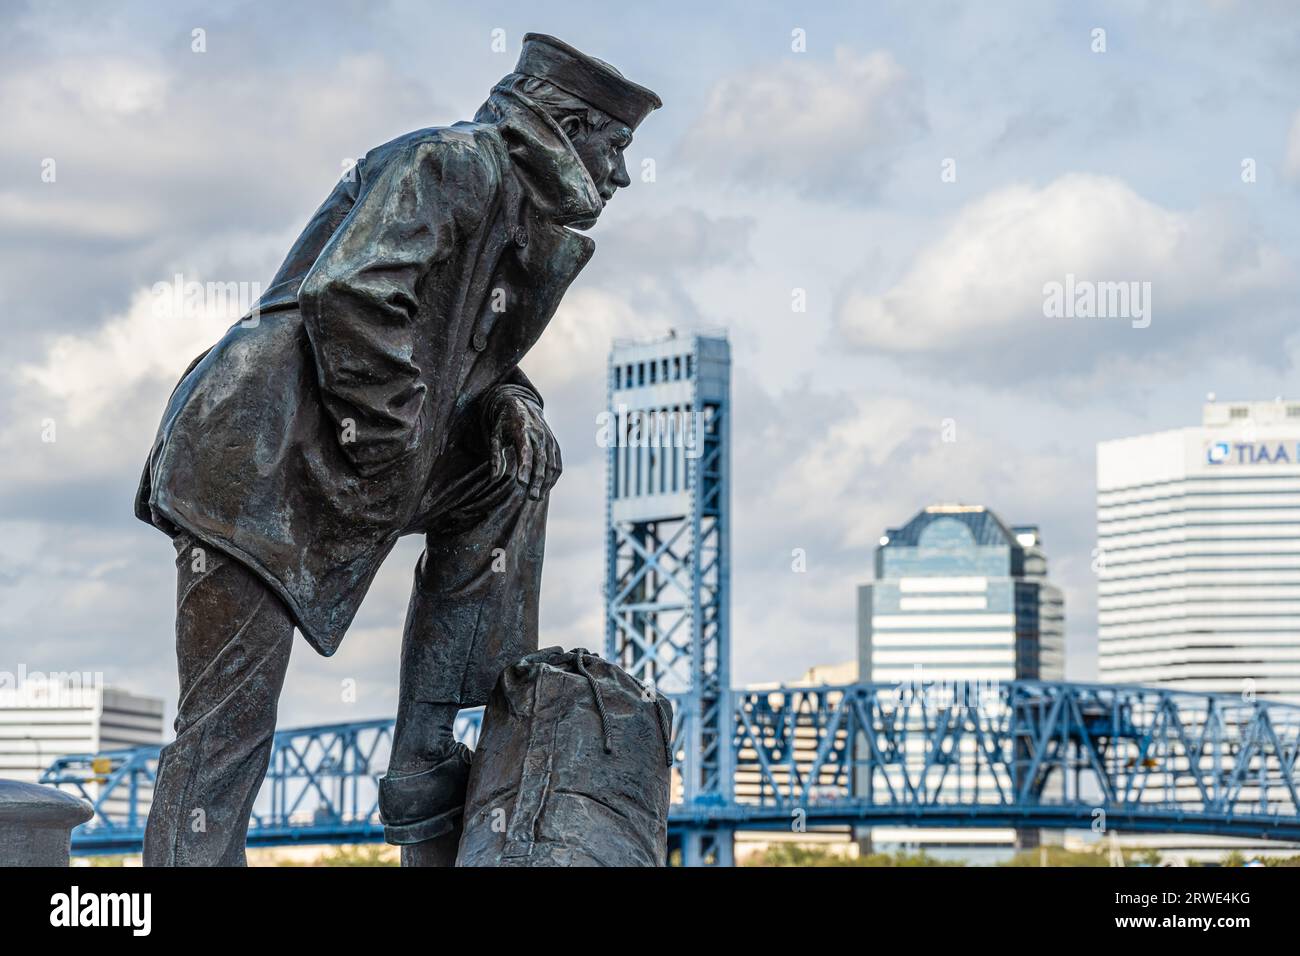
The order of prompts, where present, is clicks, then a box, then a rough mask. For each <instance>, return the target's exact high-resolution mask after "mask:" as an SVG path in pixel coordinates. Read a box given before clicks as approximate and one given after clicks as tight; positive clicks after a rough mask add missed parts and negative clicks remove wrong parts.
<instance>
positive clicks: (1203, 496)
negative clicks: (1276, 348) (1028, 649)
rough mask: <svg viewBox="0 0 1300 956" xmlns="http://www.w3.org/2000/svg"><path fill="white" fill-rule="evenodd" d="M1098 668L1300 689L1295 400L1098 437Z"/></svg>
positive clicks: (1120, 674) (1288, 692) (1225, 408)
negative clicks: (1185, 424)
mask: <svg viewBox="0 0 1300 956" xmlns="http://www.w3.org/2000/svg"><path fill="white" fill-rule="evenodd" d="M1097 541H1098V555H1097V562H1096V564H1097V567H1098V572H1099V577H1100V581H1099V586H1098V591H1099V594H1098V612H1099V613H1098V616H1099V653H1100V676H1101V679H1102V680H1103V681H1108V682H1123V683H1138V684H1162V685H1167V686H1172V687H1177V688H1181V689H1187V690H1199V691H1220V692H1224V693H1232V694H1240V693H1250V692H1254V693H1257V694H1259V695H1261V696H1268V697H1285V698H1288V699H1296V700H1300V403H1297V402H1283V401H1281V400H1277V401H1272V402H1226V403H1214V402H1211V403H1210V404H1207V405H1206V406H1205V410H1204V417H1203V424H1202V425H1201V426H1200V427H1195V428H1179V429H1175V430H1173V431H1165V432H1157V433H1155V434H1150V435H1140V436H1138V437H1135V438H1124V439H1120V440H1118V441H1106V442H1101V443H1100V444H1099V445H1098V446H1097Z"/></svg>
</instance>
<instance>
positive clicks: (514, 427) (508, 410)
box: [488, 393, 563, 500]
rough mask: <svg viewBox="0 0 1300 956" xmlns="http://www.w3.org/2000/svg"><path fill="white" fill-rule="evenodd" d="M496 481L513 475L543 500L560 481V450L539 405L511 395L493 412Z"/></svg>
mask: <svg viewBox="0 0 1300 956" xmlns="http://www.w3.org/2000/svg"><path fill="white" fill-rule="evenodd" d="M488 428H489V429H490V434H489V439H490V446H491V461H492V477H493V478H501V477H504V476H506V475H512V476H513V477H514V479H515V480H516V481H518V482H519V483H520V484H521V485H524V486H526V487H527V488H528V495H529V497H530V498H533V499H534V500H537V499H540V498H541V497H542V495H543V494H545V493H546V492H548V491H550V489H551V486H552V485H554V484H555V482H556V481H558V480H559V478H560V472H561V470H562V469H563V463H562V461H561V459H560V446H559V443H558V442H556V440H555V436H554V435H552V434H551V429H550V426H548V425H547V424H546V419H545V418H543V417H542V410H541V409H540V408H539V407H538V406H537V405H536V403H534V402H531V401H529V400H528V399H526V398H523V397H521V396H520V395H517V394H513V393H508V394H506V395H502V396H500V397H498V398H497V400H496V401H494V402H493V404H492V407H491V409H490V411H489V421H488Z"/></svg>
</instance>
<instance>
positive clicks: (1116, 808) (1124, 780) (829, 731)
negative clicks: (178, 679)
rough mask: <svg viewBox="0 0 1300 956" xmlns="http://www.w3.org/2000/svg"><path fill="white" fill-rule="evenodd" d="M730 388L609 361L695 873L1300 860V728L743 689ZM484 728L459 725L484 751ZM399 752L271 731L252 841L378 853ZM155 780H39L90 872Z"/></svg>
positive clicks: (693, 373)
mask: <svg viewBox="0 0 1300 956" xmlns="http://www.w3.org/2000/svg"><path fill="white" fill-rule="evenodd" d="M730 368H731V352H730V346H729V344H728V342H727V339H726V337H725V336H724V335H717V334H702V333H693V334H690V335H681V336H677V335H669V336H668V337H666V338H663V339H660V340H657V341H653V342H616V343H615V345H614V347H613V349H612V350H611V352H610V357H609V369H608V399H607V409H608V411H609V415H610V418H611V420H613V421H615V422H617V426H616V428H615V429H614V430H613V431H612V433H611V434H610V435H608V436H606V438H607V468H606V476H607V481H606V496H605V515H606V521H605V555H606V561H605V565H606V567H605V581H604V597H605V657H606V658H607V659H608V660H611V661H614V662H615V663H617V664H619V665H620V666H621V667H623V668H624V669H625V670H626V671H628V672H629V673H630V674H631V675H632V676H633V677H635V678H636V679H637V680H639V681H641V682H642V683H643V684H645V685H647V686H653V687H655V688H657V689H658V690H660V691H662V692H664V693H666V694H667V695H668V696H669V697H670V698H672V700H673V703H674V726H673V749H674V753H675V755H676V767H675V770H674V803H673V805H672V810H671V816H670V835H671V836H672V839H673V842H674V843H675V844H676V845H677V846H678V847H679V848H680V850H681V859H682V862H683V863H684V864H685V865H688V866H693V865H707V864H717V865H727V864H730V863H731V862H732V855H733V841H732V837H733V835H734V833H735V831H736V830H738V829H745V830H762V829H769V830H779V829H785V830H796V831H797V830H799V829H801V828H812V827H817V826H832V825H834V826H844V825H858V826H867V827H869V826H873V825H908V824H914V825H921V826H954V827H1016V828H1049V829H1050V828H1100V827H1105V828H1106V829H1107V830H1108V831H1112V832H1113V831H1133V832H1163V833H1169V832H1188V833H1206V834H1220V835H1225V836H1237V837H1252V838H1263V839H1274V840H1287V841H1292V840H1294V841H1300V800H1298V799H1297V790H1296V788H1297V772H1296V757H1297V750H1298V749H1300V707H1296V706H1291V705H1287V704H1282V703H1268V702H1264V701H1257V700H1243V699H1241V698H1237V697H1223V696H1213V695H1207V694H1197V693H1188V692H1178V691H1171V690H1167V689H1156V688H1145V687H1132V686H1106V685H1098V684H1076V683H1052V682H1044V681H1032V680H1019V681H1010V682H1006V683H1001V684H993V685H979V686H978V688H963V687H962V686H961V685H958V686H957V687H956V688H946V689H945V687H944V686H942V685H928V686H927V685H924V684H922V685H921V686H911V685H901V686H896V685H881V684H866V683H862V684H847V685H841V686H818V687H804V686H790V687H781V688H777V689H770V690H767V689H764V690H757V689H755V690H736V689H732V686H731V678H730V674H731V628H730V616H731V610H730V608H731V571H730V560H731V558H730V537H731V505H730V500H731V490H730V489H731V478H730V474H731V463H730V454H731V453H730V447H731V400H730V374H731V373H730ZM757 599H758V600H760V601H761V600H762V596H761V595H759V596H758V598H757ZM990 686H991V688H992V689H991V690H990V689H989V688H990ZM972 690H978V691H980V693H973V692H971V691H972ZM478 720H479V715H478V714H476V713H471V712H463V713H462V714H461V715H460V718H459V721H458V728H457V731H458V735H459V736H460V738H461V739H462V740H464V741H465V742H467V743H469V744H471V745H472V744H473V742H474V741H475V739H476V737H477V730H478ZM391 739H392V721H390V720H370V721H360V722H356V723H345V724H333V725H329V726H321V727H304V728H300V729H297V730H281V731H279V732H277V733H276V735H275V743H274V749H273V752H272V756H271V766H270V771H269V773H268V774H267V778H266V783H265V785H264V786H263V788H262V792H261V795H260V797H259V799H258V802H257V805H256V806H255V808H254V816H253V820H252V826H251V829H250V831H249V843H250V844H251V845H254V846H274V845H282V844H292V843H356V842H365V841H379V840H381V839H382V830H381V828H380V825H379V821H378V813H377V797H376V793H377V788H376V780H377V778H378V777H379V775H380V774H382V773H383V771H384V768H385V767H386V765H387V762H388V748H389V745H390V742H391ZM157 760H158V751H157V749H156V748H153V749H150V748H145V749H139V750H127V751H119V752H116V753H106V754H98V755H91V754H87V755H81V756H72V757H62V758H59V759H58V760H57V761H56V762H55V763H54V764H53V765H51V766H50V768H49V769H48V771H47V772H46V773H45V775H44V777H43V780H44V781H45V782H47V783H52V784H56V785H58V786H60V787H63V788H65V789H71V790H73V791H75V792H80V793H81V794H83V795H84V796H86V797H87V798H88V799H89V800H91V802H92V803H94V805H95V808H96V815H95V817H94V818H93V819H92V820H91V821H89V822H88V823H86V824H84V825H83V826H81V827H80V828H78V829H77V830H76V831H74V833H73V837H72V846H73V851H74V852H75V853H79V854H86V853H110V852H133V851H139V850H140V848H141V841H142V836H143V827H144V816H143V814H144V810H143V808H144V806H145V803H146V801H147V798H148V795H149V793H150V791H151V788H152V783H153V780H154V775H155V772H156V767H157Z"/></svg>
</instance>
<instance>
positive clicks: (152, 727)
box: [0, 674, 163, 813]
mask: <svg viewBox="0 0 1300 956" xmlns="http://www.w3.org/2000/svg"><path fill="white" fill-rule="evenodd" d="M83 677H84V678H85V679H81V678H83ZM9 678H12V675H8V674H6V675H4V678H0V777H5V778H8V779H10V780H24V781H27V782H28V783H36V782H37V781H38V780H39V779H40V776H41V772H42V771H43V770H45V769H46V768H47V767H49V765H50V763H51V762H52V761H53V760H54V758H55V757H61V756H66V755H68V754H85V753H90V754H98V753H103V752H105V751H108V750H123V749H126V748H131V747H141V746H158V745H159V744H161V743H162V742H163V702H162V699H161V698H158V697H143V696H140V695H138V694H132V693H130V692H128V691H124V690H118V689H116V688H113V687H104V686H103V685H102V684H101V683H99V682H98V681H97V680H95V679H93V675H79V674H73V675H70V677H69V675H58V676H57V677H56V676H49V677H46V676H40V677H34V678H31V679H22V680H18V681H15V680H12V679H9ZM88 790H89V792H90V793H91V794H92V795H95V793H96V788H95V786H94V785H91V786H90V787H89V788H88ZM151 797H152V788H151V787H149V786H145V787H144V788H143V789H142V791H141V793H140V803H139V804H138V807H137V809H138V810H139V811H140V812H141V813H145V812H148V809H149V800H150V798H151ZM105 809H106V810H108V812H110V813H125V812H126V809H127V804H126V793H125V791H123V793H122V799H121V800H119V799H117V797H116V795H115V796H114V798H113V799H110V800H108V801H106V805H105Z"/></svg>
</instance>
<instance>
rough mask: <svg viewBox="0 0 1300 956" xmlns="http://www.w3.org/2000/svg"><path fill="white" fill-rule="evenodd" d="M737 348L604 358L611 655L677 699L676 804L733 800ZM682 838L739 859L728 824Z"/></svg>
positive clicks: (703, 814) (633, 352)
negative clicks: (734, 379) (606, 362)
mask: <svg viewBox="0 0 1300 956" xmlns="http://www.w3.org/2000/svg"><path fill="white" fill-rule="evenodd" d="M730 391H731V347H730V345H729V343H728V342H727V339H726V337H725V335H721V334H712V335H710V334H702V333H689V334H683V335H676V334H672V335H669V336H668V337H667V338H663V339H657V340H654V341H648V342H633V341H618V342H615V343H614V346H613V348H612V349H611V351H610V356H609V401H608V420H607V422H606V425H607V427H606V428H604V429H602V430H601V432H600V435H601V437H602V440H603V441H604V444H605V445H606V448H607V462H608V463H607V472H606V482H607V487H606V531H605V546H606V571H605V611H606V614H605V656H606V657H607V658H608V659H609V660H611V661H614V662H616V663H618V664H619V665H620V666H621V667H623V668H624V669H625V670H627V671H628V672H629V673H630V674H632V676H633V677H635V678H637V679H638V680H640V681H641V682H642V683H643V684H646V685H648V686H653V687H655V688H656V689H658V690H659V691H661V692H662V693H664V694H666V695H667V696H668V697H669V698H670V699H672V701H673V710H674V728H673V749H674V753H675V754H676V757H677V765H676V766H677V770H678V773H679V775H680V776H679V778H678V779H677V780H675V782H674V785H675V786H679V787H680V795H678V794H674V799H675V800H676V799H680V801H681V803H682V804H683V805H684V808H685V809H686V810H687V811H693V812H692V813H691V818H692V819H694V820H697V821H698V820H706V821H707V820H709V819H710V814H709V810H710V809H711V808H714V807H717V808H722V807H725V806H728V805H730V803H731V802H732V788H733V780H734V772H735V767H734V766H733V763H734V749H733V747H732V729H733V728H732V726H731V722H730V721H729V719H728V718H729V716H730V714H731V704H730V699H729V697H730V693H731V691H730V688H731V629H730V614H731V608H730V605H731V574H730V534H731V478H730V466H731V460H730V459H731V443H730V438H731V436H730V432H731V406H730ZM676 832H679V833H680V834H681V853H682V863H683V864H684V865H686V866H700V865H718V866H730V865H732V863H733V839H732V838H733V831H732V829H731V828H730V827H729V826H728V825H726V824H725V823H722V822H718V823H717V824H716V825H715V824H712V823H699V822H697V823H692V824H688V825H686V826H684V827H683V828H682V829H681V830H679V831H676Z"/></svg>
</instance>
